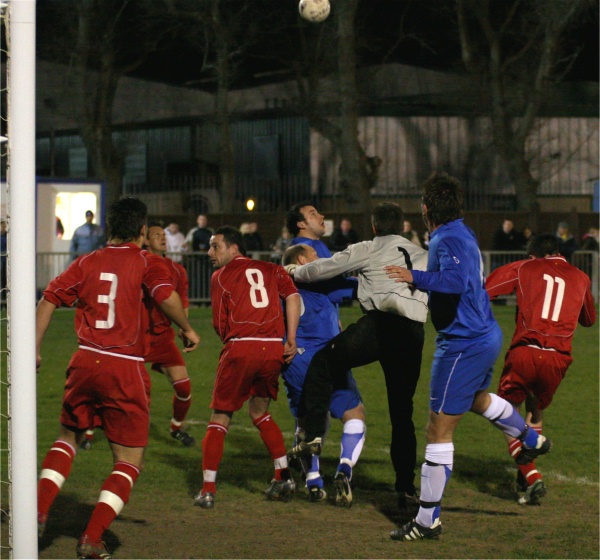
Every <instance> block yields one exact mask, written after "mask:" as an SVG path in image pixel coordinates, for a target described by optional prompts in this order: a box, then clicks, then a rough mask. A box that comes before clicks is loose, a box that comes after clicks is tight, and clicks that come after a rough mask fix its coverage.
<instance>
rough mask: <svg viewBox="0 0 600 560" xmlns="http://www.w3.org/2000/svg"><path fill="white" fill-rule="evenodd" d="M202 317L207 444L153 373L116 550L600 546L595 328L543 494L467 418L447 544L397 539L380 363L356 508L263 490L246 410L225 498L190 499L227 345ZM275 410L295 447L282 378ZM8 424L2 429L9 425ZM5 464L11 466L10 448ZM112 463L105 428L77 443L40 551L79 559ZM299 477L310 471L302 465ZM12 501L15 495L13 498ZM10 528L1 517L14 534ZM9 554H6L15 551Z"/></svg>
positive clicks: (581, 348) (62, 336)
mask: <svg viewBox="0 0 600 560" xmlns="http://www.w3.org/2000/svg"><path fill="white" fill-rule="evenodd" d="M494 312H495V314H496V317H497V319H498V321H499V323H500V325H501V327H502V329H503V331H504V335H505V336H504V342H505V348H506V346H507V345H508V343H509V341H510V338H511V334H512V331H513V325H514V308H512V307H502V306H495V307H494ZM190 315H191V319H192V322H193V324H194V326H195V328H196V329H197V330H198V332H199V333H200V334H201V336H202V343H201V347H200V348H199V349H198V350H197V351H196V352H193V353H192V354H190V355H188V357H187V364H188V370H189V372H190V377H191V379H192V391H193V396H192V398H193V404H192V407H191V409H190V413H189V415H188V424H187V430H188V431H189V432H190V433H191V434H192V435H193V436H194V437H195V438H196V440H197V443H196V446H195V447H192V448H184V447H182V446H181V444H179V443H178V442H176V441H174V440H173V439H172V438H171V437H170V435H169V432H168V427H169V420H170V415H171V400H172V394H173V393H172V389H171V387H170V385H169V383H168V381H167V380H166V379H165V378H163V377H162V376H161V375H159V374H156V373H154V372H152V373H151V377H152V381H153V388H152V422H151V430H150V442H149V446H148V449H147V452H146V464H145V469H144V471H143V474H142V476H141V477H140V478H139V480H138V483H137V484H136V486H135V488H134V491H133V493H132V497H131V500H130V502H129V504H128V505H127V506H126V508H125V509H124V511H123V515H122V516H120V517H119V518H117V520H115V522H114V523H113V524H112V525H111V527H110V530H109V531H108V532H107V533H106V535H105V537H106V541H107V544H108V545H109V548H111V549H112V550H113V552H114V554H115V557H121V558H123V557H127V558H598V557H599V547H598V534H599V533H598V529H599V527H598V486H599V485H598V456H599V446H598V371H599V370H598V326H597V325H595V326H594V327H592V328H590V329H584V328H582V327H580V328H579V329H578V331H577V333H576V335H575V340H574V358H575V359H574V363H573V365H572V366H571V368H570V370H569V372H568V373H567V377H566V378H565V380H564V381H563V383H562V385H561V387H560V389H559V391H558V393H557V395H556V397H555V400H554V402H553V403H552V405H551V407H550V408H549V409H548V411H546V413H545V415H544V433H545V434H547V435H549V436H550V437H551V438H552V439H553V441H554V444H555V447H554V449H553V451H552V453H550V454H549V455H547V456H545V457H542V458H541V459H540V460H539V461H538V466H539V468H540V471H541V472H542V474H543V475H544V479H545V482H546V485H547V487H548V494H547V496H546V497H545V498H544V499H543V502H542V505H541V506H538V507H535V506H525V507H523V506H519V505H517V503H516V498H517V494H516V492H515V489H514V479H515V474H516V469H515V467H514V465H513V462H512V460H511V459H510V458H509V456H508V453H507V450H506V444H505V443H504V438H503V436H502V434H501V433H500V432H499V431H497V430H496V429H494V428H493V427H492V426H491V425H489V423H488V422H487V421H485V420H484V419H482V418H479V417H476V416H475V415H472V414H471V415H467V416H466V417H465V418H464V419H463V420H462V422H461V424H460V426H459V427H458V429H457V432H456V438H455V460H454V471H453V475H452V478H451V480H450V482H449V484H448V487H447V489H446V493H445V496H444V501H443V503H442V522H443V525H444V533H443V535H442V536H441V537H440V539H439V540H437V541H420V542H416V543H399V542H394V541H391V540H390V539H389V537H388V534H389V531H390V530H392V529H394V528H395V527H396V525H398V524H401V523H404V522H406V521H407V520H408V518H406V517H403V516H401V515H400V514H399V513H398V510H397V508H396V503H395V494H394V492H393V481H394V476H393V472H392V467H391V463H390V460H389V433H390V426H389V420H388V418H387V402H386V393H385V384H384V379H383V374H382V372H381V370H380V367H379V364H373V365H370V366H366V367H363V368H358V369H356V370H355V376H356V379H357V382H358V385H359V388H360V390H361V392H362V395H363V399H364V401H365V405H366V409H367V439H366V444H365V448H364V451H363V454H362V456H361V458H360V461H359V463H358V465H357V466H356V468H355V472H354V480H353V482H354V497H355V504H354V506H353V507H352V508H351V509H348V510H342V509H339V508H335V507H334V506H333V505H331V504H328V503H320V504H311V503H309V502H308V498H307V496H306V494H305V492H304V490H303V489H302V488H300V489H299V491H298V492H297V494H296V496H295V497H294V499H293V500H292V501H291V502H289V503H272V502H267V501H266V500H265V499H264V495H263V492H264V490H265V489H266V487H267V485H268V482H269V480H270V478H271V476H272V464H271V461H270V460H269V458H268V456H267V454H266V450H265V449H264V446H263V444H262V442H261V440H260V438H259V435H258V431H257V430H256V429H255V428H254V427H253V426H252V423H251V422H250V420H249V418H248V415H247V412H246V410H245V409H242V410H241V411H240V412H238V413H236V415H235V416H234V418H233V422H232V425H231V428H230V431H229V434H228V436H227V439H226V442H225V454H224V457H223V461H222V464H221V469H220V471H219V476H218V480H217V484H218V494H217V502H216V506H215V509H214V510H209V511H206V510H201V509H199V508H195V507H193V506H192V503H193V498H192V497H193V495H194V493H196V492H197V491H198V490H199V488H200V484H201V463H200V461H201V446H200V442H201V440H202V437H203V436H204V431H205V427H206V423H207V420H208V418H209V415H210V411H209V408H208V406H209V402H210V396H211V389H212V382H213V379H214V371H215V366H216V364H217V360H218V356H219V352H220V349H221V344H220V341H219V340H218V338H217V336H216V335H215V333H214V331H213V329H212V325H211V310H210V309H209V308H197V309H192V310H191V313H190ZM359 315H360V311H359V310H358V308H357V307H356V306H355V307H344V308H342V310H341V317H342V322H343V324H344V325H348V324H350V323H351V322H353V321H354V320H356V319H357V318H358V316H359ZM72 324H73V312H72V311H66V310H65V311H63V310H59V311H57V313H56V314H55V317H54V320H53V323H52V325H51V328H50V330H49V332H48V335H47V337H46V341H45V344H44V348H43V353H42V356H43V360H44V361H43V366H42V370H41V371H40V374H39V381H38V457H39V462H40V463H41V460H42V459H43V457H44V455H45V453H46V451H47V449H48V446H49V445H50V444H51V443H52V442H53V441H54V438H55V436H56V433H57V428H58V424H57V419H58V415H59V412H60V401H61V395H62V388H63V383H64V371H65V369H66V366H67V363H68V361H69V358H70V355H71V354H72V352H73V351H74V350H75V348H76V341H75V337H74V333H73V326H72ZM434 341H435V333H434V331H433V328H432V326H431V324H430V323H428V324H427V330H426V341H425V352H424V360H423V369H422V373H421V380H420V382H419V387H418V390H417V395H416V402H415V416H414V419H415V424H416V426H417V437H418V441H419V463H420V462H421V460H422V457H423V451H424V445H425V444H424V440H425V438H424V427H425V423H426V420H427V410H428V406H427V405H428V383H429V369H430V366H431V360H432V355H433V350H434ZM503 356H504V354H502V355H501V357H500V358H499V360H498V363H497V365H496V373H495V376H494V380H493V382H492V385H491V389H492V390H494V389H495V388H496V386H497V382H498V375H499V372H500V370H501V365H502V360H503ZM3 371H5V368H3ZM271 412H272V414H273V417H274V418H275V420H276V421H277V422H278V423H279V425H280V426H281V428H282V430H283V432H284V436H285V438H286V443H287V444H288V445H289V444H290V443H291V442H292V438H293V428H294V426H293V420H292V418H291V416H290V414H289V411H288V408H287V402H286V399H285V393H284V390H283V387H282V388H281V392H280V399H279V401H277V402H275V403H273V405H272V407H271ZM340 432H341V430H340V423H339V422H337V421H334V423H333V425H332V429H331V432H330V434H329V436H328V440H327V443H326V445H325V448H324V451H323V456H322V457H323V458H322V468H323V471H324V475H325V476H326V477H329V480H331V477H332V476H333V474H334V470H335V466H336V463H337V461H336V459H337V455H338V453H339V439H340ZM5 433H6V430H5V429H4V430H3V436H5ZM4 441H6V440H4ZM3 447H5V446H4V444H3ZM3 461H4V465H3V471H4V472H6V471H5V470H4V469H5V464H6V463H5V454H3ZM111 464H112V461H111V454H110V451H109V450H108V446H107V443H106V440H105V438H104V436H103V434H102V432H98V433H97V434H96V438H95V442H94V445H93V446H92V449H91V450H90V451H81V452H79V453H78V455H77V458H76V461H75V463H74V465H73V470H72V473H71V476H70V478H69V479H68V481H67V482H66V483H65V485H64V486H63V490H62V492H61V494H60V495H59V497H58V498H57V500H56V502H55V504H54V506H53V509H52V510H51V512H50V519H49V523H48V526H47V535H48V537H47V538H46V539H45V540H44V542H43V543H42V546H41V547H40V558H65V557H71V556H72V554H73V553H74V549H75V544H76V539H77V537H78V536H79V534H80V533H81V532H82V530H83V529H84V527H85V524H86V522H87V519H88V517H89V514H90V513H91V510H92V508H93V506H94V503H95V501H96V499H97V496H98V492H99V489H100V486H101V484H102V481H103V480H104V478H105V477H106V476H107V474H108V473H109V472H110V468H111ZM296 480H297V481H298V482H300V480H301V479H300V476H299V475H298V476H296ZM418 480H419V473H418V472H417V481H418ZM417 484H418V482H417ZM299 486H300V487H301V484H299ZM327 489H328V490H329V489H330V487H328V488H327ZM331 493H333V489H332V488H331V492H330V494H331ZM6 499H7V496H6V493H5V492H3V494H2V506H3V509H4V508H6V506H7V503H6ZM3 521H4V520H3ZM5 537H6V523H3V541H4V543H5ZM32 538H33V536H32ZM2 553H3V557H8V556H5V555H4V554H5V549H4V548H3V549H2Z"/></svg>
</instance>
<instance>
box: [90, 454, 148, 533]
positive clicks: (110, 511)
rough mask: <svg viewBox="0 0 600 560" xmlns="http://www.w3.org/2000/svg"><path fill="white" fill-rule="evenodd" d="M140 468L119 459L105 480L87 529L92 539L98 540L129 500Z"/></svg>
mask: <svg viewBox="0 0 600 560" xmlns="http://www.w3.org/2000/svg"><path fill="white" fill-rule="evenodd" d="M139 474H140V470H139V468H138V467H136V466H135V465H132V464H130V463H125V462H124V461H119V462H118V463H115V466H114V468H113V471H112V472H111V473H110V476H109V477H108V478H107V479H106V480H105V481H104V484H103V485H102V489H101V491H100V497H99V498H98V503H97V504H96V507H95V508H94V511H93V512H92V517H91V518H90V521H89V523H88V526H87V528H86V530H85V534H86V535H87V536H88V537H89V539H90V541H92V542H98V541H99V540H101V539H102V535H103V533H104V531H106V529H107V528H108V526H109V525H110V524H111V523H112V521H113V519H114V518H115V517H116V516H117V515H119V513H121V510H122V509H123V507H124V506H125V504H126V503H127V502H128V501H129V495H130V494H131V489H132V488H133V485H134V483H135V481H136V480H137V478H138V476H139Z"/></svg>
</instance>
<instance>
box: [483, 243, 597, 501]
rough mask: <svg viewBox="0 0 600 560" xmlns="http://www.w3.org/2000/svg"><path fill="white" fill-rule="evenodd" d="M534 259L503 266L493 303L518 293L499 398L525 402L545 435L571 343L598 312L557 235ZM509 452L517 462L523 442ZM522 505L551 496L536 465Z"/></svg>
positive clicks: (524, 468) (521, 478)
mask: <svg viewBox="0 0 600 560" xmlns="http://www.w3.org/2000/svg"><path fill="white" fill-rule="evenodd" d="M527 253H528V254H529V257H530V259H529V260H526V261H518V262H514V263H510V264H507V265H505V266H501V267H500V268H497V269H496V270H494V271H493V272H492V273H491V274H490V276H489V277H488V278H487V281H486V284H485V287H486V290H487V292H488V294H489V296H490V297H491V298H494V297H496V296H499V295H507V294H511V293H513V292H515V291H516V295H517V306H518V309H517V317H516V328H515V333H514V335H513V338H512V341H511V343H510V349H509V351H508V352H507V354H506V357H505V361H504V369H503V371H502V376H501V378H500V385H499V388H498V395H499V396H501V397H503V398H505V399H506V400H507V401H508V402H510V403H511V404H512V405H513V406H515V407H516V408H519V407H520V406H521V404H523V402H525V409H526V418H525V420H526V421H527V424H529V425H530V426H531V427H532V428H533V429H534V430H536V431H537V432H538V433H541V432H542V411H543V410H544V409H545V408H547V407H548V405H549V404H550V403H551V402H552V397H553V396H554V393H555V392H556V390H557V389H558V386H559V385H560V382H561V381H562V380H563V378H564V376H565V374H566V373H567V369H568V367H569V366H570V365H571V362H572V361H573V358H572V357H571V341H572V340H573V334H574V333H575V328H576V327H577V323H578V322H579V324H581V325H583V326H584V327H590V326H592V325H593V324H594V322H595V321H596V308H595V306H594V298H593V296H592V293H591V289H590V287H591V282H590V278H589V277H588V276H587V274H585V273H584V272H582V271H581V270H579V269H578V268H575V267H574V266H571V265H570V264H569V263H567V261H566V259H565V258H564V257H562V256H560V255H559V252H558V239H557V238H556V236H554V235H553V234H550V233H548V234H542V235H537V236H535V237H534V238H532V240H531V241H530V244H529V246H528V250H527ZM507 441H508V450H509V453H510V454H511V456H512V457H514V458H516V457H517V456H518V455H519V453H520V451H521V442H520V441H519V440H518V439H514V438H510V437H508V436H507ZM517 466H518V468H519V473H518V475H517V486H518V487H519V489H520V490H521V491H523V492H525V494H524V496H522V497H521V498H520V499H519V503H520V504H521V505H525V504H537V503H539V498H540V497H542V496H544V495H545V494H546V487H545V486H544V482H543V481H542V475H541V474H540V473H539V472H538V471H537V469H536V466H535V461H532V462H530V463H527V464H525V465H519V464H517Z"/></svg>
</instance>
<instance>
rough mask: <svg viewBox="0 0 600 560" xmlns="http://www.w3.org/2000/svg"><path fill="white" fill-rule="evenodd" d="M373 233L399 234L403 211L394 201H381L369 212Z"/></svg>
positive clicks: (401, 227)
mask: <svg viewBox="0 0 600 560" xmlns="http://www.w3.org/2000/svg"><path fill="white" fill-rule="evenodd" d="M371 223H372V224H373V227H374V228H375V235H377V236H378V237H382V236H384V235H400V234H401V233H402V231H403V229H404V227H403V226H404V212H402V208H400V205H399V204H396V203H395V202H381V203H380V204H378V205H377V206H375V208H373V211H372V212H371Z"/></svg>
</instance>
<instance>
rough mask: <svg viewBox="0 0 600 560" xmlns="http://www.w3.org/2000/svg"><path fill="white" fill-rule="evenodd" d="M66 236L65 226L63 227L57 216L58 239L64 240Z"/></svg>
mask: <svg viewBox="0 0 600 560" xmlns="http://www.w3.org/2000/svg"><path fill="white" fill-rule="evenodd" d="M64 234H65V226H63V223H62V220H61V219H60V218H59V217H58V216H56V238H57V239H62V238H63V235H64Z"/></svg>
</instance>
